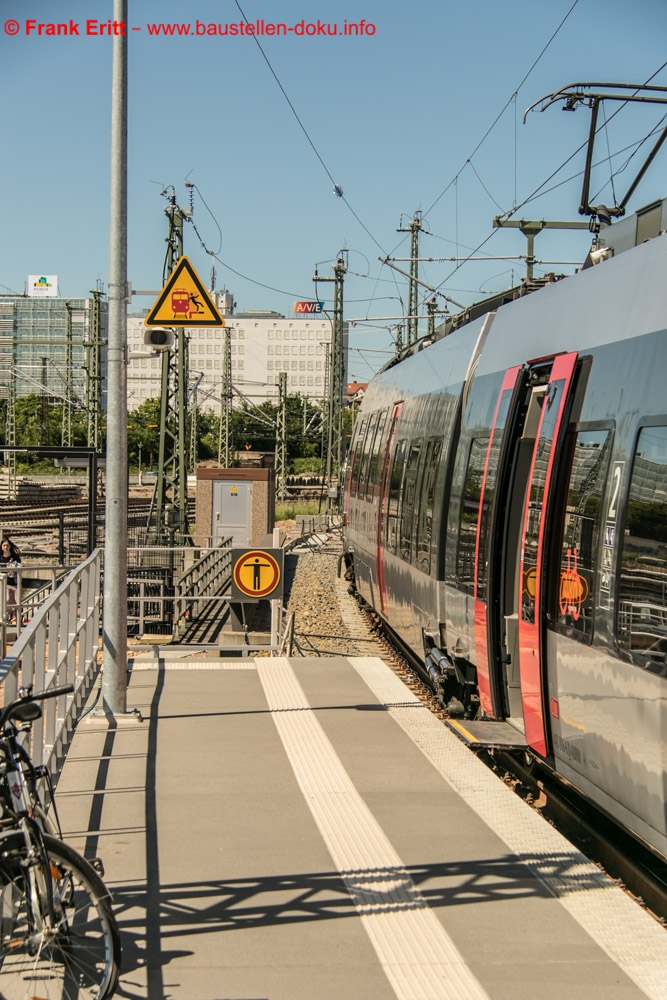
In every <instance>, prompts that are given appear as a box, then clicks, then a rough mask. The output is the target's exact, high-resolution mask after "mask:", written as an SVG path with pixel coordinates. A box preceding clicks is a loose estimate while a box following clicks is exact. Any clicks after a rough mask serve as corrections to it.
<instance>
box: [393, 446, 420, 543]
mask: <svg viewBox="0 0 667 1000" xmlns="http://www.w3.org/2000/svg"><path fill="white" fill-rule="evenodd" d="M421 448H422V443H421V441H415V442H414V444H412V445H410V453H409V455H408V461H407V463H406V466H405V482H404V483H403V496H402V502H401V531H400V541H399V549H400V555H401V558H402V559H406V560H408V561H409V559H410V554H411V551H412V528H413V525H414V514H415V494H416V492H417V470H418V468H419V456H420V454H421Z"/></svg>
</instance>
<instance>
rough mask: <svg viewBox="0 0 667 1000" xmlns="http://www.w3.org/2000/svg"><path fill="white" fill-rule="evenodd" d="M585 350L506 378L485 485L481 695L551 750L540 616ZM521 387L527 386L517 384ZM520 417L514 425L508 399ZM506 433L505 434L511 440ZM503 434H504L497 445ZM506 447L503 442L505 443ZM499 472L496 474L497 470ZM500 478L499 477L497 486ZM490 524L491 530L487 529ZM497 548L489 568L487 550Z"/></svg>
mask: <svg viewBox="0 0 667 1000" xmlns="http://www.w3.org/2000/svg"><path fill="white" fill-rule="evenodd" d="M576 359H577V355H576V353H572V354H562V355H558V356H557V357H556V358H554V359H553V362H551V361H544V362H540V363H539V364H534V365H531V366H529V367H528V368H527V369H525V370H524V372H523V377H521V375H520V371H519V369H516V368H515V369H510V370H509V371H508V372H507V373H506V376H505V380H504V382H503V385H502V388H501V392H500V395H499V399H498V404H497V407H496V412H495V416H494V427H493V428H492V434H491V437H490V441H489V446H488V454H487V467H486V469H485V474H484V475H485V483H484V484H483V489H482V495H481V499H480V518H479V524H480V531H479V533H478V539H477V552H476V572H475V576H476V592H475V645H476V649H477V658H478V678H479V686H480V700H481V702H482V707H483V708H484V709H485V711H486V712H487V714H489V715H493V716H495V717H498V716H500V717H503V716H504V717H505V718H506V719H507V721H508V722H510V723H511V724H512V725H513V726H514V727H515V728H516V729H518V730H520V731H521V732H523V733H524V734H525V737H526V742H527V743H528V745H529V746H531V747H532V748H533V749H534V750H536V751H537V752H538V753H540V754H542V755H543V756H544V755H546V753H547V737H546V724H545V719H544V690H543V688H544V678H545V677H546V663H545V662H544V657H545V650H544V648H543V644H542V642H541V636H540V633H541V627H540V623H541V622H542V621H543V619H544V614H545V607H544V601H545V598H546V594H545V593H543V588H542V586H541V580H542V573H543V566H544V560H545V552H546V535H545V527H546V524H547V519H548V515H549V511H548V510H547V504H548V503H549V502H550V497H551V496H553V491H552V490H551V489H550V487H551V485H552V482H553V479H554V470H555V469H556V463H557V460H558V442H559V437H560V431H561V428H562V426H563V421H564V417H565V413H566V409H567V405H566V404H567V401H568V398H569V394H570V388H571V385H572V379H573V375H574V368H575V362H576ZM517 385H519V386H520V388H518V389H516V388H515V387H516V386H517ZM513 390H514V392H515V401H516V405H515V407H514V414H513V417H511V419H510V422H509V423H508V425H507V434H506V435H504V430H505V421H506V419H507V412H508V409H509V399H510V396H511V394H512V392H513ZM505 436H506V437H507V440H506V441H503V437H505ZM494 439H495V440H496V444H495V451H494V444H493V442H494ZM501 445H502V448H501ZM494 469H498V470H499V471H498V492H499V493H502V497H499V498H498V500H499V502H498V503H497V504H496V505H495V509H496V517H495V523H494V526H493V538H492V539H491V543H490V545H487V544H486V540H485V531H484V524H485V519H486V521H488V523H489V524H490V521H491V514H490V506H491V505H490V503H489V502H487V508H488V509H487V510H486V511H484V510H483V509H482V505H483V504H484V501H485V494H486V495H487V499H488V493H489V489H488V485H487V483H488V479H489V473H490V471H492V470H494ZM493 475H494V476H495V472H494V473H493ZM494 485H495V479H494V480H493V483H492V487H491V488H493V486H494ZM488 530H489V529H488V528H487V532H488ZM484 552H489V553H490V558H489V560H488V562H487V563H485V564H484V565H482V554H483V553H484Z"/></svg>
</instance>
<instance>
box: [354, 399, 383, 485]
mask: <svg viewBox="0 0 667 1000" xmlns="http://www.w3.org/2000/svg"><path fill="white" fill-rule="evenodd" d="M379 417H380V413H379V411H378V412H377V413H373V414H372V416H371V417H370V418H369V422H368V428H367V430H366V437H365V438H364V447H363V451H362V453H361V468H360V470H359V484H358V487H357V495H358V497H359V499H360V500H363V497H364V494H365V492H366V480H367V479H368V465H369V463H370V458H371V448H372V446H373V441H374V439H375V430H376V428H377V425H378V419H379Z"/></svg>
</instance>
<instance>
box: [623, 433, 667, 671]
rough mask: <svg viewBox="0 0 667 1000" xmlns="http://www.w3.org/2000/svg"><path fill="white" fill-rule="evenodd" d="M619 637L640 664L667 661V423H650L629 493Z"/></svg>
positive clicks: (641, 441)
mask: <svg viewBox="0 0 667 1000" xmlns="http://www.w3.org/2000/svg"><path fill="white" fill-rule="evenodd" d="M622 544H623V548H622V551H621V571H620V579H619V586H618V639H619V643H620V644H621V645H622V646H623V647H624V648H625V649H627V650H628V651H629V652H630V653H631V654H632V658H633V659H634V660H635V662H636V663H639V664H641V665H643V666H650V667H653V668H654V669H655V668H658V669H661V670H662V669H664V668H665V664H666V662H667V427H644V428H643V430H642V431H641V433H640V435H639V439H638V441H637V450H636V451H635V458H634V463H633V467H632V478H631V480H630V489H629V493H628V508H627V514H626V520H625V532H624V536H623V543H622Z"/></svg>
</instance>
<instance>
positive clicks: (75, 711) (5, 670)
mask: <svg viewBox="0 0 667 1000" xmlns="http://www.w3.org/2000/svg"><path fill="white" fill-rule="evenodd" d="M101 570H102V551H101V550H100V549H95V551H94V552H93V553H92V554H91V555H90V556H88V558H87V559H86V561H85V562H83V563H81V565H79V566H77V567H76V568H75V569H74V570H72V572H71V573H70V574H69V576H68V577H67V578H66V579H65V580H63V582H62V583H61V584H60V586H59V587H58V589H57V590H56V591H55V592H54V593H53V594H51V596H50V597H49V598H48V600H46V601H45V603H44V604H43V605H42V606H41V608H40V609H39V611H38V612H37V614H36V615H35V617H34V618H33V619H32V621H31V622H30V623H29V624H28V625H27V626H26V628H25V629H24V631H23V632H22V633H21V635H20V636H19V637H18V639H17V640H16V642H15V643H14V645H13V646H12V647H11V649H10V651H9V653H8V654H7V655H6V656H5V657H4V659H3V660H2V661H1V662H0V686H1V687H2V691H3V695H4V699H5V704H7V703H8V702H10V701H13V700H14V699H15V698H16V697H17V695H18V689H19V687H28V686H29V685H32V686H33V687H34V688H35V690H37V691H46V690H49V689H50V688H52V687H59V686H60V685H65V684H72V685H73V686H74V693H73V694H72V695H60V696H59V697H58V698H54V699H52V700H49V701H47V702H45V703H44V714H43V717H42V718H41V719H38V720H37V721H36V722H34V723H33V726H32V741H33V745H32V754H31V755H32V758H33V761H34V763H35V764H36V765H39V764H46V765H47V766H48V767H49V769H50V770H51V771H52V772H54V777H57V770H58V768H59V766H60V763H61V761H62V759H63V758H64V756H65V753H66V752H67V748H68V746H69V743H70V741H71V738H72V735H73V732H74V728H75V726H76V723H77V721H78V719H79V718H80V716H81V715H82V713H83V709H84V706H85V703H86V700H87V698H88V695H89V693H90V690H91V688H92V686H93V684H94V682H95V679H96V677H97V674H98V672H99V662H98V656H97V653H98V646H99V614H100V578H101Z"/></svg>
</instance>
